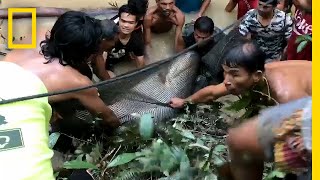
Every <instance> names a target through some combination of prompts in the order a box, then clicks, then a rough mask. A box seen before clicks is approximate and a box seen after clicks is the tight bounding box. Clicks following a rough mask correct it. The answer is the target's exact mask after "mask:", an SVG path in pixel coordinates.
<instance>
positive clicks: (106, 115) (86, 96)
mask: <svg viewBox="0 0 320 180" xmlns="http://www.w3.org/2000/svg"><path fill="white" fill-rule="evenodd" d="M88 81H89V80H88ZM90 84H92V82H91V81H90V82H88V83H87V85H90ZM74 98H75V99H77V100H79V101H80V102H81V104H82V105H83V106H84V107H86V108H87V110H88V111H89V112H91V113H92V114H94V115H96V116H98V117H100V118H102V119H103V124H104V125H105V126H106V127H111V128H117V127H118V126H120V121H119V119H118V118H117V116H116V115H115V114H114V113H113V111H112V110H111V109H110V108H109V107H108V106H107V105H106V104H105V103H104V102H103V101H102V100H101V98H100V97H99V93H98V90H97V89H95V88H91V89H88V90H83V91H79V92H78V93H75V94H74Z"/></svg>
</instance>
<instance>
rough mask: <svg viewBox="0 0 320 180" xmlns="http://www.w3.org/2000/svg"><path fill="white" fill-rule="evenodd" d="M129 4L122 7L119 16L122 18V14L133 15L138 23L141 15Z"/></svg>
mask: <svg viewBox="0 0 320 180" xmlns="http://www.w3.org/2000/svg"><path fill="white" fill-rule="evenodd" d="M131 8H132V7H131ZM131 8H130V7H129V6H128V5H127V4H125V5H122V6H121V7H120V8H119V12H118V16H119V17H121V14H122V13H128V14H130V15H133V16H135V17H136V22H138V21H139V20H140V19H141V17H142V16H141V15H140V14H139V13H138V12H137V11H136V10H135V8H133V9H131Z"/></svg>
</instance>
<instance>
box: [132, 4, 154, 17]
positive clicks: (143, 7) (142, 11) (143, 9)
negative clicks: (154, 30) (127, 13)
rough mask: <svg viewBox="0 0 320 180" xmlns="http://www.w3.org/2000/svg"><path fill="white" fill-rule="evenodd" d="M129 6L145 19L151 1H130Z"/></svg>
mask: <svg viewBox="0 0 320 180" xmlns="http://www.w3.org/2000/svg"><path fill="white" fill-rule="evenodd" d="M128 6H129V8H130V9H133V10H134V11H135V13H136V14H138V15H139V16H140V17H143V16H145V15H146V13H147V10H148V6H149V0H128Z"/></svg>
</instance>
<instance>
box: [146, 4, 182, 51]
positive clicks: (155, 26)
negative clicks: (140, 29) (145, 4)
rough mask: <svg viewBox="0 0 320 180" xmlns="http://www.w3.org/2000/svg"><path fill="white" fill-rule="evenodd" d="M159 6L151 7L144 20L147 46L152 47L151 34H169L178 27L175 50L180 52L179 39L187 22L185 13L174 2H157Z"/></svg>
mask: <svg viewBox="0 0 320 180" xmlns="http://www.w3.org/2000/svg"><path fill="white" fill-rule="evenodd" d="M156 2H157V5H156V6H153V7H150V8H149V9H148V11H147V14H146V16H145V18H144V36H145V44H146V45H147V48H148V47H151V44H150V43H151V32H153V33H164V32H168V31H169V30H170V29H171V28H172V26H174V25H175V26H176V32H175V41H174V42H175V49H176V50H177V51H178V50H179V48H178V47H177V46H178V45H177V44H178V43H177V42H178V38H179V35H180V34H181V33H182V28H183V25H184V22H185V17H184V14H183V12H182V11H181V10H180V9H179V8H177V7H176V6H175V1H174V0H156Z"/></svg>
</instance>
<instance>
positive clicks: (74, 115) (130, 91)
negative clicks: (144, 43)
mask: <svg viewBox="0 0 320 180" xmlns="http://www.w3.org/2000/svg"><path fill="white" fill-rule="evenodd" d="M109 19H112V20H114V21H115V22H116V21H118V18H117V16H115V17H114V18H109ZM192 29H193V26H192V25H191V26H186V29H185V31H184V32H185V33H190V32H191V31H192ZM215 34H218V35H216V36H214V38H215V42H218V43H216V45H215V46H214V47H213V48H212V50H211V51H210V52H209V53H208V54H207V55H205V56H204V57H203V58H202V60H201V59H200V57H199V55H198V54H197V53H195V52H194V51H192V48H193V47H195V46H192V47H191V48H190V49H188V50H186V51H184V52H183V53H180V54H178V55H174V56H172V57H170V58H167V59H165V60H162V61H158V62H156V63H153V64H150V65H148V66H146V67H144V68H143V69H138V70H134V71H131V72H129V73H126V74H123V75H120V76H117V77H115V78H113V79H110V80H108V81H105V82H102V83H100V84H99V85H97V88H98V90H99V93H100V97H101V99H102V100H103V101H104V102H105V103H106V104H107V105H108V106H109V107H110V108H111V109H112V110H113V111H114V113H115V114H116V116H117V117H118V118H119V119H120V121H121V122H122V123H124V122H128V121H131V120H133V119H136V118H137V116H136V115H137V114H138V115H142V114H146V113H151V114H152V115H153V116H154V119H155V121H161V120H166V119H168V118H172V117H174V115H176V114H177V110H175V109H172V108H170V107H169V106H168V105H167V103H168V102H169V101H170V99H171V98H172V97H181V98H185V97H187V96H189V95H191V94H192V93H193V92H194V90H195V86H196V84H197V83H196V78H197V76H199V68H198V67H199V64H203V65H204V66H207V69H208V71H207V72H206V73H207V74H210V76H211V77H213V79H214V80H216V79H218V78H217V76H218V75H219V73H220V72H221V63H222V58H221V57H222V55H223V53H224V52H225V51H226V49H227V48H226V46H228V45H229V44H230V43H232V42H231V41H232V40H233V39H234V33H230V34H228V35H226V34H224V33H223V32H222V31H221V30H220V29H219V28H217V27H216V28H215ZM200 62H202V63H200ZM203 65H202V66H203ZM201 73H202V72H200V74H201ZM219 80H220V79H219ZM217 82H218V80H217ZM52 106H53V108H54V109H55V110H56V111H57V112H59V114H60V115H61V116H62V117H63V118H64V119H67V122H68V123H67V124H70V125H71V126H72V125H74V124H79V123H80V122H85V123H92V122H93V120H94V119H96V118H94V117H93V116H92V115H91V114H90V113H89V112H88V111H87V110H86V109H85V108H84V107H83V106H81V105H80V103H79V102H76V101H68V102H62V103H56V104H53V105H52ZM72 121H75V122H76V123H71V122H72Z"/></svg>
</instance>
